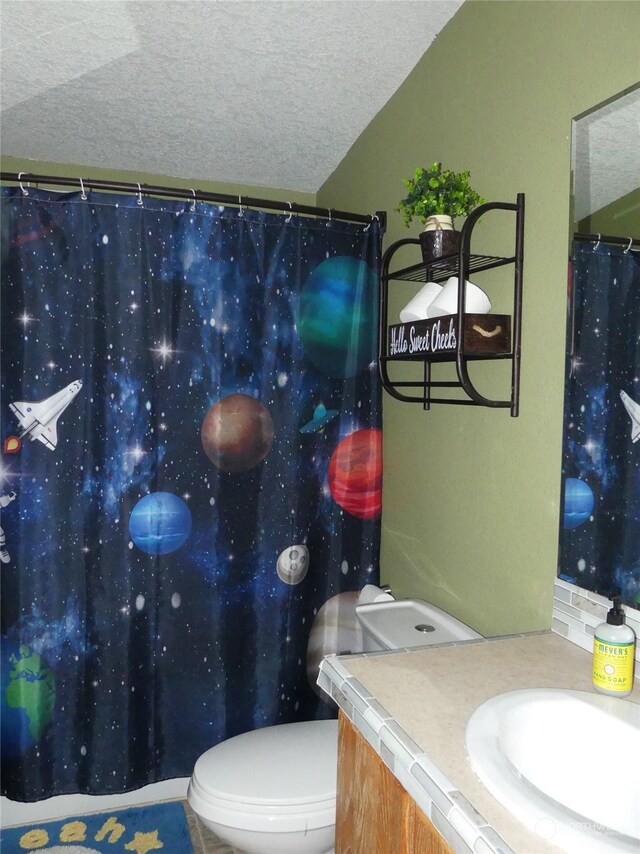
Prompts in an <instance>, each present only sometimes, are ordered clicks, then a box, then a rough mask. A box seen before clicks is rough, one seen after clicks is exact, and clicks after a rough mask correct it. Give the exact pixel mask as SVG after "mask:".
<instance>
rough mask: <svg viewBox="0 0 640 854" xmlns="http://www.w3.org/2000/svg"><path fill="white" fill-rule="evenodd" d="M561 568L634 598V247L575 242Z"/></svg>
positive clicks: (638, 463)
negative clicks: (632, 248)
mask: <svg viewBox="0 0 640 854" xmlns="http://www.w3.org/2000/svg"><path fill="white" fill-rule="evenodd" d="M572 269H573V281H572V293H571V294H570V296H571V299H570V306H572V307H573V310H572V312H570V318H569V320H570V322H569V324H568V355H569V363H568V367H567V374H566V383H565V408H564V445H563V496H562V497H563V504H562V513H561V529H560V550H559V575H560V577H561V578H564V579H565V580H567V581H570V582H572V583H574V584H577V585H579V586H580V587H584V588H586V589H587V590H592V591H594V592H596V593H600V594H602V595H603V596H611V595H612V594H613V593H614V592H620V593H621V594H622V597H623V601H625V602H626V603H628V604H629V605H632V606H634V607H636V608H637V607H640V441H639V439H640V257H639V254H638V252H636V251H633V250H631V249H630V248H628V249H626V250H625V247H624V246H619V247H618V246H615V245H606V244H601V245H597V244H592V243H575V245H574V255H573V261H572Z"/></svg>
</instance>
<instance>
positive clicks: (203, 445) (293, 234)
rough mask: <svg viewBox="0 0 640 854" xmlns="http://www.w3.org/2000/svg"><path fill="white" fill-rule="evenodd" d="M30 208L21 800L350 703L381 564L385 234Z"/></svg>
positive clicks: (18, 197)
mask: <svg viewBox="0 0 640 854" xmlns="http://www.w3.org/2000/svg"><path fill="white" fill-rule="evenodd" d="M2 204H3V210H2V214H3V216H2V342H3V358H2V405H1V419H2V420H1V423H2V445H3V457H2V492H1V499H0V504H1V505H2V508H3V517H2V526H3V529H2V532H1V534H0V536H1V540H0V558H1V559H2V564H1V566H2V584H3V596H2V635H3V652H2V654H3V661H2V664H3V667H2V684H1V688H0V705H1V707H2V708H1V711H2V791H3V793H4V794H6V795H8V796H9V797H11V798H13V799H16V800H26V801H28V800H37V799H40V798H43V797H48V796H50V795H59V794H65V793H69V792H88V793H93V794H106V793H110V792H122V791H126V790H131V789H135V788H138V787H140V786H143V785H147V784H148V783H151V782H156V781H159V780H163V779H168V778H171V777H175V776H188V775H190V773H191V771H192V768H193V765H194V763H195V760H196V758H197V757H198V756H199V755H200V754H201V753H202V752H204V751H205V750H206V749H208V748H209V747H211V746H212V745H214V744H216V743H217V742H219V741H221V740H223V739H225V738H229V737H231V736H233V735H236V734H238V733H240V732H244V731H247V730H250V729H255V728H257V727H262V726H268V725H272V724H278V723H287V722H290V721H295V720H305V719H307V720H308V719H313V718H323V717H331V716H333V715H334V713H335V712H334V709H333V708H332V707H331V706H330V705H329V704H328V703H327V702H325V701H324V700H323V698H322V697H321V696H320V694H319V693H318V692H316V690H315V685H314V675H313V669H314V668H313V667H311V668H310V670H309V673H308V672H307V669H308V665H309V662H310V661H314V662H317V661H319V657H321V655H322V654H323V653H325V652H331V651H335V650H334V649H333V646H335V645H336V644H337V645H338V646H337V648H339V649H340V651H344V649H346V648H347V646H346V644H351V645H352V644H357V643H358V633H357V630H356V626H355V612H354V604H355V599H356V598H357V594H358V591H359V590H361V588H362V587H363V586H364V585H365V584H367V583H370V582H373V583H375V582H376V581H377V579H378V558H379V538H380V513H381V493H382V442H381V435H382V434H381V405H380V386H379V382H378V377H377V365H376V353H377V295H376V294H377V285H376V282H377V276H378V271H379V259H380V240H381V235H380V231H379V228H378V223H377V222H375V223H373V224H372V225H371V226H368V227H363V226H362V225H361V224H359V225H356V224H351V223H341V222H338V221H336V220H332V221H330V222H329V221H325V220H314V219H311V218H303V217H293V218H287V217H284V216H280V215H276V214H266V213H264V212H259V211H252V210H243V212H242V216H239V214H238V211H236V210H233V209H224V208H219V207H215V206H212V205H206V204H199V203H198V204H196V205H195V206H194V205H192V203H191V202H188V203H174V202H166V201H161V200H153V199H145V201H144V205H143V206H142V207H141V206H139V205H138V204H137V198H136V196H133V197H128V196H118V195H109V194H99V193H94V194H90V195H89V197H88V198H87V199H82V198H81V196H80V194H79V193H71V194H56V193H49V192H46V191H40V190H36V189H33V188H30V189H29V195H28V196H24V195H23V194H22V193H21V192H20V190H19V189H17V190H14V189H10V188H4V189H3V191H2ZM287 219H288V220H289V221H287ZM325 606H326V607H325Z"/></svg>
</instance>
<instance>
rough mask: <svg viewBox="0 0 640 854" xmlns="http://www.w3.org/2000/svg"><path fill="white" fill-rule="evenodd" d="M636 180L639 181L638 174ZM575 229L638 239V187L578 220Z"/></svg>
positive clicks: (639, 230) (639, 206)
mask: <svg viewBox="0 0 640 854" xmlns="http://www.w3.org/2000/svg"><path fill="white" fill-rule="evenodd" d="M638 145H640V139H639V140H638ZM638 180H639V181H640V175H639V176H638ZM576 230H577V231H579V232H582V233H583V234H608V235H609V236H613V237H633V238H634V239H635V240H640V189H637V190H632V191H631V192H630V193H627V194H626V195H625V196H621V197H620V198H619V199H616V201H615V202H611V204H610V205H607V206H606V207H604V208H600V210H599V211H594V213H592V214H591V215H590V216H588V217H585V218H584V219H583V220H580V222H579V223H578V225H577V228H576Z"/></svg>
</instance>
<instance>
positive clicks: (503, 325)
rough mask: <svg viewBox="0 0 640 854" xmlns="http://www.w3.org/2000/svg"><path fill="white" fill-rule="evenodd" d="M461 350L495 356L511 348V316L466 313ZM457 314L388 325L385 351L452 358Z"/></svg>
mask: <svg viewBox="0 0 640 854" xmlns="http://www.w3.org/2000/svg"><path fill="white" fill-rule="evenodd" d="M463 332H464V335H463V341H462V346H461V348H460V349H461V351H462V352H463V353H464V355H465V356H466V357H467V358H468V357H474V356H475V357H482V356H497V355H500V354H508V353H510V352H511V317H510V315H508V314H465V315H464V322H463ZM460 337H461V336H460V330H459V318H458V315H457V314H447V315H444V316H441V317H435V318H433V319H432V320H415V321H412V322H411V323H397V324H393V325H392V326H389V329H388V341H387V353H388V355H389V356H390V357H391V358H397V359H402V358H406V359H411V357H412V356H413V357H416V358H418V357H420V358H424V356H425V355H428V356H429V357H446V356H448V357H449V358H455V355H456V353H457V351H458V345H459V342H460Z"/></svg>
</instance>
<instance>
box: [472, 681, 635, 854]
mask: <svg viewBox="0 0 640 854" xmlns="http://www.w3.org/2000/svg"><path fill="white" fill-rule="evenodd" d="M465 742H466V748H467V754H468V756H469V760H470V762H471V766H472V767H473V770H474V771H475V772H476V774H477V775H478V777H479V778H480V780H481V781H482V783H483V784H484V785H485V786H486V787H487V789H488V790H489V791H490V792H491V794H492V795H493V796H494V797H495V798H496V800H498V801H499V802H500V803H501V804H502V805H503V806H504V807H506V808H507V809H508V810H509V811H510V812H511V813H512V814H513V815H514V816H516V817H517V818H518V819H519V820H520V821H521V822H522V823H523V824H525V825H526V826H527V827H528V828H529V829H530V830H532V831H533V832H534V833H536V834H537V835H538V836H539V837H541V838H542V839H545V840H547V841H548V842H549V843H550V844H552V845H556V846H558V847H559V848H560V849H561V850H564V851H567V852H571V854H604V852H612V854H613V852H634V854H637V852H638V851H639V850H640V809H639V805H640V764H639V763H638V757H640V705H638V704H636V703H632V702H630V701H628V700H623V699H618V698H616V697H607V696H603V695H601V694H590V693H587V692H583V691H565V690H562V689H530V690H524V691H511V692H509V693H507V694H499V695H498V696H496V697H492V698H491V699H490V700H487V701H486V702H485V703H483V704H482V705H481V706H479V707H478V708H477V709H476V710H475V712H474V713H473V714H472V715H471V717H470V718H469V721H468V723H467V728H466V733H465Z"/></svg>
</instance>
